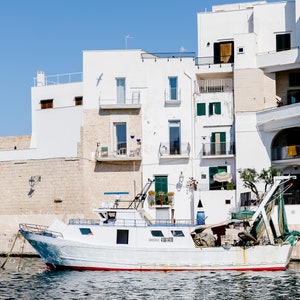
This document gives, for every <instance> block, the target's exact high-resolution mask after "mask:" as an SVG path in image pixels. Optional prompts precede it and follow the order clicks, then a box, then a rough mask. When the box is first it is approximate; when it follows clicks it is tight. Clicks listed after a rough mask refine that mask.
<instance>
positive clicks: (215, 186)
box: [209, 166, 227, 190]
mask: <svg viewBox="0 0 300 300" xmlns="http://www.w3.org/2000/svg"><path fill="white" fill-rule="evenodd" d="M221 172H227V166H218V167H209V189H210V190H220V189H222V187H223V185H224V184H226V182H225V183H223V182H218V181H214V175H215V174H217V173H221Z"/></svg>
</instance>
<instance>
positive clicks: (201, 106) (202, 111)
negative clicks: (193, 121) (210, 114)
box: [197, 103, 206, 116]
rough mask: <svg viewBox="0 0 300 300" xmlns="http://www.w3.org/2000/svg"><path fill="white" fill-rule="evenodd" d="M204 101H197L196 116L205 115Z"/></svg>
mask: <svg viewBox="0 0 300 300" xmlns="http://www.w3.org/2000/svg"><path fill="white" fill-rule="evenodd" d="M205 114H206V111H205V103H197V116H205Z"/></svg>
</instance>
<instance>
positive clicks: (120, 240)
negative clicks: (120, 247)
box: [117, 229, 129, 244]
mask: <svg viewBox="0 0 300 300" xmlns="http://www.w3.org/2000/svg"><path fill="white" fill-rule="evenodd" d="M128 237H129V231H128V230H125V229H118V230H117V244H128Z"/></svg>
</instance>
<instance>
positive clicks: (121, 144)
mask: <svg viewBox="0 0 300 300" xmlns="http://www.w3.org/2000/svg"><path fill="white" fill-rule="evenodd" d="M114 130H115V141H114V144H115V145H114V146H115V149H116V151H117V154H118V155H122V154H123V155H126V153H127V140H126V136H127V132H126V123H115V124H114Z"/></svg>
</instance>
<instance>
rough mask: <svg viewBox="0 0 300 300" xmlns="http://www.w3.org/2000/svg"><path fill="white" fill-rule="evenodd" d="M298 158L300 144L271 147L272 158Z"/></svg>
mask: <svg viewBox="0 0 300 300" xmlns="http://www.w3.org/2000/svg"><path fill="white" fill-rule="evenodd" d="M290 159H300V145H292V146H281V147H274V148H272V160H290Z"/></svg>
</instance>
